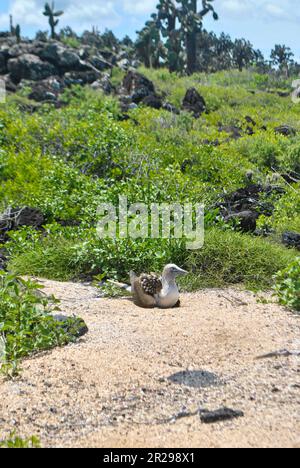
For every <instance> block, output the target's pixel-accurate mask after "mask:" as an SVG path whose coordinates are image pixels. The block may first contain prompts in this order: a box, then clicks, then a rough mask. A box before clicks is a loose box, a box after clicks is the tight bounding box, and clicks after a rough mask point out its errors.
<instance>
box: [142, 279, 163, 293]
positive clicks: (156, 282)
mask: <svg viewBox="0 0 300 468" xmlns="http://www.w3.org/2000/svg"><path fill="white" fill-rule="evenodd" d="M139 281H140V283H141V286H142V289H143V291H144V293H145V294H148V295H149V296H153V297H154V296H155V295H156V294H159V293H160V291H161V290H162V288H163V285H162V281H161V278H159V277H158V276H157V275H156V274H155V273H151V274H150V275H146V274H143V275H141V276H140V278H139Z"/></svg>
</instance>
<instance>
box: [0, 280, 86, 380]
mask: <svg viewBox="0 0 300 468" xmlns="http://www.w3.org/2000/svg"><path fill="white" fill-rule="evenodd" d="M55 310H57V301H56V300H55V298H47V297H46V296H45V295H44V294H43V293H42V292H41V290H40V285H38V284H37V283H35V282H33V281H30V280H24V279H22V278H19V277H16V276H14V275H12V274H8V273H4V272H0V365H1V371H2V372H5V373H6V374H7V375H10V376H13V375H15V374H16V373H17V372H18V369H19V360H20V358H23V357H25V356H27V355H29V354H31V353H33V352H37V351H40V350H45V349H49V348H52V347H54V346H62V345H64V344H66V343H69V342H70V341H74V340H75V336H76V335H75V334H72V333H70V332H69V331H68V330H66V329H65V328H64V327H62V325H61V323H60V322H58V321H57V320H56V319H55V318H54V317H53V316H52V314H51V312H53V311H55ZM76 320H78V319H72V318H71V319H70V323H69V327H70V328H71V327H72V325H73V322H74V321H76ZM71 322H72V323H71Z"/></svg>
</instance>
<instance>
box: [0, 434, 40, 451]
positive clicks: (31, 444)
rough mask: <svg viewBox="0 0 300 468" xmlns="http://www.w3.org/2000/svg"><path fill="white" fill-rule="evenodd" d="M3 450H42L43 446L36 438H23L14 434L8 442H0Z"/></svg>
mask: <svg viewBox="0 0 300 468" xmlns="http://www.w3.org/2000/svg"><path fill="white" fill-rule="evenodd" d="M0 447H1V448H22V449H24V448H40V447H41V444H40V441H39V439H38V437H36V436H31V437H27V438H22V437H19V436H17V435H16V433H15V432H12V433H11V434H10V435H9V437H8V438H7V439H6V440H3V441H0Z"/></svg>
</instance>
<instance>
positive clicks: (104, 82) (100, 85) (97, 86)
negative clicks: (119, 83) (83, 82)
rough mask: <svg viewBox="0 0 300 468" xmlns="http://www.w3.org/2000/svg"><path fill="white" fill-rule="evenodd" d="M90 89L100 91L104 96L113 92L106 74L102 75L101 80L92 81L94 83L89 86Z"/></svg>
mask: <svg viewBox="0 0 300 468" xmlns="http://www.w3.org/2000/svg"><path fill="white" fill-rule="evenodd" d="M91 88H92V89H94V90H96V91H97V90H102V91H103V92H104V93H105V94H111V93H112V92H113V91H114V87H113V85H112V84H111V81H110V76H109V75H108V74H107V73H104V74H103V75H102V76H101V78H99V79H98V80H96V81H94V83H92V84H91Z"/></svg>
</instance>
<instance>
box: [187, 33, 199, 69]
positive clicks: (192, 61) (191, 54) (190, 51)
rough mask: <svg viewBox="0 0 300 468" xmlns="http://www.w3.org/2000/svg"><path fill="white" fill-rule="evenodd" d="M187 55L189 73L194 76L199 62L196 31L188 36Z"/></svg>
mask: <svg viewBox="0 0 300 468" xmlns="http://www.w3.org/2000/svg"><path fill="white" fill-rule="evenodd" d="M186 55H187V72H188V74H189V75H192V74H193V73H194V72H195V71H196V68H197V67H196V62H197V33H196V31H194V32H191V33H187V35H186Z"/></svg>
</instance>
